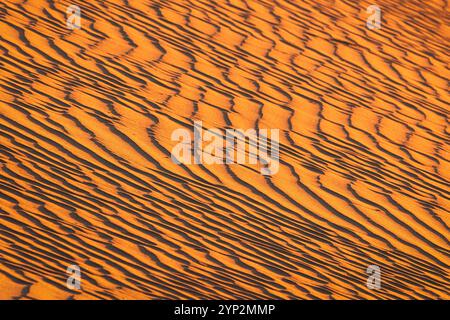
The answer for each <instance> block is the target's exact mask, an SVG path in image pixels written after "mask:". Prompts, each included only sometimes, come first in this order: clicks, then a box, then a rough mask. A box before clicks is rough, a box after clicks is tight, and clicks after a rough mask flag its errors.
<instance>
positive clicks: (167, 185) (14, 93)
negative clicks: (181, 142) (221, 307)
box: [0, 0, 450, 299]
mask: <svg viewBox="0 0 450 320" xmlns="http://www.w3.org/2000/svg"><path fill="white" fill-rule="evenodd" d="M71 4H76V5H79V6H80V8H81V11H82V28H81V29H78V30H77V29H75V30H70V29H68V28H67V27H66V8H67V7H68V6H69V5H71ZM371 4H373V3H372V2H369V1H350V0H337V1H329V0H328V1H327V0H305V1H303V0H301V1H300V0H298V1H297V0H281V1H274V0H257V1H255V0H218V1H215V0H214V1H212V0H173V1H172V0H171V1H153V0H151V1H141V0H128V1H125V0H122V1H120V0H106V1H101V2H100V1H53V0H48V1H44V0H28V1H23V0H20V1H15V0H6V2H2V3H0V29H1V30H2V32H1V34H0V51H1V55H0V168H1V170H0V262H1V263H0V299H68V298H75V299H112V298H114V299H117V298H118V299H159V298H163V299H173V298H180V299H191V298H196V299H204V298H208V299H212V298H225V299H228V298H234V299H258V298H262V299H270V298H276V299H279V298H282V299H375V298H382V299H399V298H401V299H404V298H406V299H442V298H445V299H448V298H449V297H450V274H449V263H450V245H449V235H450V233H449V224H450V216H449V213H450V184H449V181H450V148H449V142H450V135H449V130H450V127H449V103H450V99H449V94H448V93H449V82H448V81H449V75H450V71H449V62H450V61H449V58H448V49H449V38H450V28H449V19H448V18H449V16H448V12H449V5H448V1H443V0H432V1H431V0H430V1H426V2H423V1H399V0H378V1H377V2H376V4H377V5H378V6H380V8H381V9H382V13H383V15H382V17H383V20H382V28H381V29H379V30H369V29H367V28H366V19H367V17H368V15H367V13H366V8H367V7H368V6H369V5H371ZM195 120H199V121H202V122H203V125H204V127H205V128H221V129H225V128H244V129H246V128H255V129H261V128H278V129H279V130H280V168H279V172H278V173H277V174H274V175H272V176H264V175H261V174H260V172H259V171H258V165H256V166H255V165H246V164H241V165H239V164H230V165H219V164H216V165H206V164H198V165H177V164H175V163H174V162H172V161H171V150H172V148H173V146H174V144H175V143H176V142H174V141H172V140H171V133H172V132H173V131H174V130H176V129H178V128H185V129H188V130H191V129H192V124H193V121H195ZM72 264H77V265H79V266H80V268H81V270H82V289H81V290H70V289H68V288H67V287H66V278H67V274H66V268H67V266H69V265H72ZM368 265H378V266H380V268H381V270H382V288H381V289H379V290H370V289H368V288H367V287H366V279H367V274H366V273H365V271H366V268H367V266H368Z"/></svg>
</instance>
